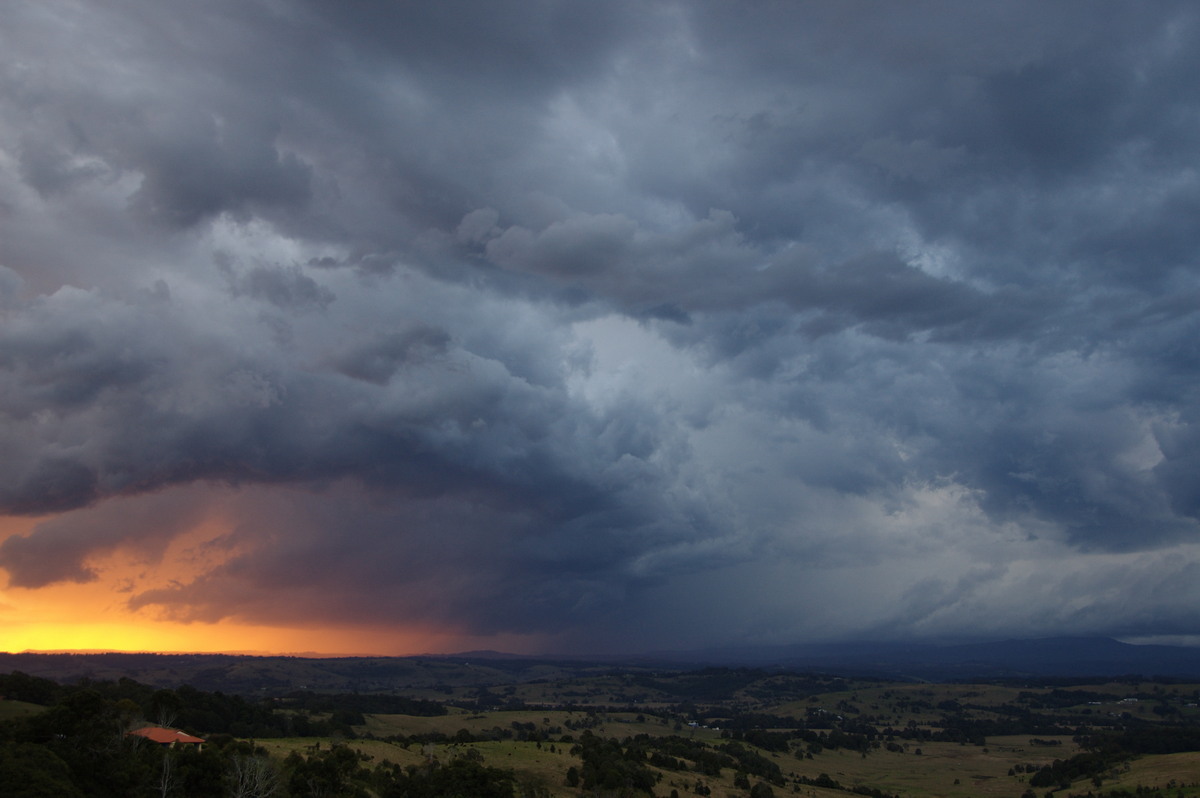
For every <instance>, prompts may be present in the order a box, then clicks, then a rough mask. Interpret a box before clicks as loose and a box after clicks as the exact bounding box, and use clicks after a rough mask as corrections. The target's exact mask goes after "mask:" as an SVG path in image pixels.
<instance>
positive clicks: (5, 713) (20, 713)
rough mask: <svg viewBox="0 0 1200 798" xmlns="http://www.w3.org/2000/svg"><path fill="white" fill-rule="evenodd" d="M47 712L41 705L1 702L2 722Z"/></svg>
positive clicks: (0, 716) (0, 715)
mask: <svg viewBox="0 0 1200 798" xmlns="http://www.w3.org/2000/svg"><path fill="white" fill-rule="evenodd" d="M45 710H46V708H45V707H44V706H42V705H40V704H30V703H27V702H25V701H4V700H0V720H8V719H9V718H23V717H25V716H26V715H36V714H37V713H39V712H44V711H45Z"/></svg>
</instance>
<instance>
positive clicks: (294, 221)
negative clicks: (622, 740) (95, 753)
mask: <svg viewBox="0 0 1200 798" xmlns="http://www.w3.org/2000/svg"><path fill="white" fill-rule="evenodd" d="M1198 72H1200V11H1198V10H1197V9H1196V8H1195V7H1194V6H1193V5H1192V4H1190V3H1171V2H1154V3H1141V4H1132V3H1099V4H1097V3H1094V2H1089V3H1074V2H1062V3H1055V4H1049V5H1048V4H1044V3H974V4H958V3H948V2H932V3H908V4H903V5H889V6H880V5H878V4H875V3H860V2H838V3H739V2H727V1H725V0H722V1H720V2H703V1H701V2H666V1H665V0H664V1H663V2H657V1H655V2H648V3H647V2H637V3H623V2H612V3H598V4H578V3H567V2H561V1H560V0H540V1H539V2H524V3H507V2H505V3H495V2H472V1H469V0H459V1H457V2H445V3H427V4H410V3H387V2H373V1H372V0H353V1H352V2H343V3H323V2H306V1H305V0H236V1H235V0H214V2H206V3H201V4H196V3H185V2H173V1H172V2H161V0H153V1H152V0H118V1H117V2H111V3H103V4H93V3H84V2H60V3H44V2H37V1H36V0H17V2H15V3H14V4H11V5H10V7H9V9H8V10H7V11H6V14H5V20H4V22H3V23H2V24H0V451H3V452H4V457H3V458H2V459H0V513H2V514H8V515H34V516H43V515H44V516H46V520H44V521H42V522H40V523H39V524H38V525H37V526H36V527H35V528H34V529H33V530H32V532H30V533H29V534H28V535H23V536H21V535H19V536H13V537H9V538H8V539H7V540H5V541H4V542H3V543H0V567H2V568H3V569H4V570H5V571H6V572H7V574H8V580H9V584H10V586H13V587H23V588H32V589H37V588H41V587H45V586H50V585H53V584H56V583H60V582H64V581H76V582H84V581H88V580H95V579H100V578H102V575H101V574H99V573H98V572H97V570H96V569H95V567H94V565H93V563H94V562H95V558H97V557H99V556H100V555H103V554H105V553H109V552H113V551H122V550H128V551H132V552H137V553H138V556H143V557H149V558H154V557H161V556H162V555H163V551H164V550H165V548H166V546H167V544H168V543H169V542H170V541H171V540H173V539H176V538H177V537H178V536H180V535H183V534H185V533H186V532H187V530H188V529H190V528H192V526H193V525H194V524H195V523H197V519H199V518H201V517H203V516H204V514H205V512H206V511H207V510H206V508H208V509H209V510H211V506H212V505H213V504H216V505H219V506H220V511H221V512H222V513H223V514H225V515H226V516H227V517H228V518H230V519H231V521H230V524H231V529H232V531H231V532H230V533H229V534H228V535H227V536H225V537H224V538H222V539H221V540H220V541H217V542H216V543H215V544H214V545H218V546H220V547H222V550H223V551H224V555H223V556H222V557H220V558H217V559H214V560H213V561H212V562H211V564H210V565H209V566H207V567H206V568H205V569H201V571H200V572H199V573H192V574H191V575H189V576H188V577H187V578H186V579H180V580H176V581H174V582H171V583H163V584H159V585H151V586H142V587H141V588H139V589H138V590H137V591H135V592H134V594H133V595H132V596H130V597H129V602H130V606H131V607H132V608H134V609H137V610H140V611H143V612H154V613H158V614H159V615H160V616H164V617H169V618H175V619H179V620H181V621H216V620H219V619H223V618H238V619H242V620H245V621H248V622H254V623H270V624H278V625H289V624H293V625H303V624H306V623H312V622H314V621H320V622H322V623H326V624H330V625H336V624H358V623H369V624H373V625H375V626H378V627H386V626H387V625H388V624H397V625H401V624H406V623H414V624H427V625H435V626H441V627H445V628H453V629H457V630H461V631H462V632H463V633H464V634H470V635H476V636H482V637H486V636H488V635H513V634H515V635H527V636H529V637H528V639H530V640H532V641H538V642H537V643H536V645H540V646H543V647H545V648H546V649H547V650H550V649H553V650H577V651H598V650H612V651H620V650H624V651H632V650H639V649H645V648H648V647H656V646H668V645H670V646H687V645H702V644H717V643H721V644H729V643H737V642H741V641H753V642H760V643H761V642H793V641H797V640H809V639H837V638H850V637H855V636H860V635H875V636H881V635H882V636H892V637H895V636H920V637H938V636H954V635H964V634H984V635H1007V634H1022V635H1025V634H1030V633H1047V634H1050V633H1062V632H1086V633H1104V634H1113V635H1125V636H1133V635H1173V634H1188V633H1194V632H1195V629H1196V624H1197V623H1200V609H1197V608H1200V587H1197V585H1200V580H1198V579H1196V578H1195V577H1196V573H1195V572H1196V570H1197V567H1198V566H1197V561H1198V558H1200V538H1198V535H1197V533H1198V526H1197V521H1198V518H1200V415H1198V412H1197V408H1200V392H1198V388H1200V344H1197V342H1198V341H1200V260H1198V259H1200V232H1198V228H1197V225H1196V219H1197V214H1198V213H1200V173H1198V172H1197V167H1196V163H1197V156H1198V155H1200V125H1198V124H1197V120H1198V119H1200V84H1197V82H1196V80H1195V77H1194V76H1195V75H1196V74H1197V73H1198ZM198 488H203V489H202V490H200V489H198ZM531 645H534V643H531Z"/></svg>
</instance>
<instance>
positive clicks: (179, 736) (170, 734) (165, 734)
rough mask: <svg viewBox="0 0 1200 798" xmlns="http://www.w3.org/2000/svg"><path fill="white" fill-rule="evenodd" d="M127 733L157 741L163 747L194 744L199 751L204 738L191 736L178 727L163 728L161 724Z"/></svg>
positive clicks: (153, 741)
mask: <svg viewBox="0 0 1200 798" xmlns="http://www.w3.org/2000/svg"><path fill="white" fill-rule="evenodd" d="M129 733H130V734H134V735H137V736H138V737H145V738H146V739H147V740H149V741H150V742H152V743H158V744H159V745H161V746H163V747H165V748H174V747H175V746H177V745H194V746H196V750H197V751H199V750H200V749H201V748H202V747H203V745H204V740H202V739H200V738H199V737H193V736H192V735H190V734H186V733H185V732H181V731H179V730H178V729H164V728H163V727H161V726H146V727H145V728H141V729H134V730H133V731H131V732H129Z"/></svg>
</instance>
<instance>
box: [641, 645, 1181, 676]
mask: <svg viewBox="0 0 1200 798" xmlns="http://www.w3.org/2000/svg"><path fill="white" fill-rule="evenodd" d="M658 657H660V658H662V659H663V660H666V661H672V660H676V659H678V660H679V661H686V662H693V663H694V662H708V663H711V664H722V665H743V666H756V667H774V668H794V669H801V670H806V669H821V670H829V671H834V672H846V673H857V674H863V675H866V674H870V675H877V676H891V677H908V678H919V679H930V680H933V681H947V680H955V679H969V678H1005V677H1014V678H1016V677H1021V676H1043V677H1047V676H1053V677H1068V676H1124V675H1141V676H1170V677H1192V676H1195V677H1200V648H1185V647H1182V646H1164V645H1133V644H1131V643H1122V642H1120V641H1118V640H1113V639H1112V638H1108V637H1048V638H1038V639H1025V640H1001V641H995V642H982V643H952V644H941V645H939V644H932V643H826V644H812V645H792V646H775V647H766V646H764V647H753V648H736V649H735V648H720V649H709V650H706V651H693V652H686V653H675V654H668V653H664V654H659V655H658Z"/></svg>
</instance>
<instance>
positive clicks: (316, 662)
mask: <svg viewBox="0 0 1200 798" xmlns="http://www.w3.org/2000/svg"><path fill="white" fill-rule="evenodd" d="M705 667H748V668H760V669H765V670H792V671H801V672H821V673H826V674H836V675H843V676H865V677H872V678H882V679H895V680H910V681H913V680H915V681H935V682H936V681H970V680H982V679H1004V678H1012V679H1019V678H1024V677H1028V678H1095V677H1100V678H1111V677H1117V676H1142V677H1153V676H1160V677H1170V678H1193V679H1196V680H1198V681H1200V648H1185V647H1180V646H1164V645H1132V644H1129V643H1122V642H1119V641H1117V640H1112V639H1110V638H1105V637H1052V638H1041V639H1033V640H1003V641H996V642H984V643H978V642H975V643H955V644H932V643H865V642H859V643H826V644H808V645H791V646H774V647H768V646H757V647H741V648H719V649H708V650H701V651H683V652H658V653H653V654H647V655H643V656H637V657H634V656H629V657H602V656H593V657H583V656H577V657H569V656H552V655H546V656H528V655H518V654H505V653H502V652H496V651H471V652H463V653H458V654H447V655H426V656H420V657H320V658H306V657H300V656H294V655H289V656H255V655H234V654H147V653H142V654H132V653H116V652H105V653H54V654H51V653H22V654H3V653H0V673H8V672H10V671H14V670H17V671H22V672H24V673H28V674H30V675H33V676H43V677H46V678H50V679H54V680H56V681H59V682H63V683H72V682H77V681H79V680H80V679H94V680H116V679H119V678H121V677H129V678H132V679H135V680H137V681H140V682H143V683H145V684H152V685H157V686H164V687H177V686H179V685H183V684H190V685H192V686H193V687H196V688H198V689H202V690H210V691H211V690H223V691H225V692H231V693H240V694H247V695H248V694H255V695H266V694H283V693H286V692H287V691H290V690H297V689H300V690H314V691H318V692H339V691H344V692H357V691H362V692H379V691H383V692H388V691H396V690H404V691H415V692H417V693H420V694H425V693H428V695H429V696H430V697H437V695H441V694H442V693H441V692H440V691H443V690H445V689H447V688H465V687H492V686H499V685H510V684H518V683H522V682H530V681H534V680H550V679H564V678H579V677H584V676H589V675H592V676H594V675H599V674H604V673H611V672H612V671H614V670H628V671H665V670H673V671H688V670H696V669H699V668H705Z"/></svg>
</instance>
